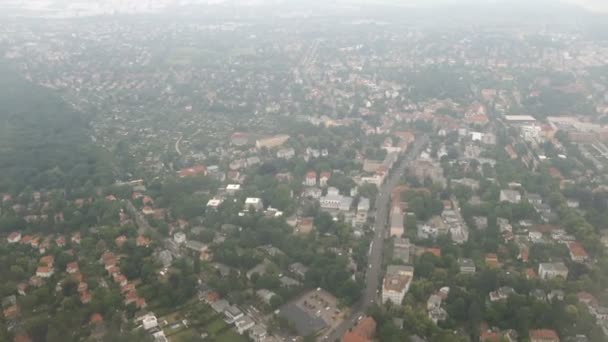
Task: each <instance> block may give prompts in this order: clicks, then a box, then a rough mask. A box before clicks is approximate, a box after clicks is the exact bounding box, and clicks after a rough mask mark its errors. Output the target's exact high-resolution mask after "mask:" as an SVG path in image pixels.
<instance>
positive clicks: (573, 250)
mask: <svg viewBox="0 0 608 342" xmlns="http://www.w3.org/2000/svg"><path fill="white" fill-rule="evenodd" d="M568 251H569V252H570V259H572V261H574V262H585V261H587V259H588V258H589V255H588V254H587V251H585V248H584V247H583V245H582V244H581V243H580V242H576V241H573V242H570V243H568Z"/></svg>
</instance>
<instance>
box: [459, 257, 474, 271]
mask: <svg viewBox="0 0 608 342" xmlns="http://www.w3.org/2000/svg"><path fill="white" fill-rule="evenodd" d="M458 266H459V267H460V273H464V274H473V273H475V271H476V269H475V262H473V259H465V258H460V259H458Z"/></svg>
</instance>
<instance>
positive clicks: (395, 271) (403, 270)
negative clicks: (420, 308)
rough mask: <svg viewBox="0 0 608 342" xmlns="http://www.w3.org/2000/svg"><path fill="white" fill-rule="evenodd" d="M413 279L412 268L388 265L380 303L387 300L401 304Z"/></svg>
mask: <svg viewBox="0 0 608 342" xmlns="http://www.w3.org/2000/svg"><path fill="white" fill-rule="evenodd" d="M413 277H414V267H412V266H403V265H389V266H388V267H387V269H386V275H385V276H384V281H383V282H382V303H386V302H388V301H389V300H390V301H391V302H393V303H395V304H401V302H403V297H405V294H406V293H407V291H409V289H410V285H411V283H412V279H413Z"/></svg>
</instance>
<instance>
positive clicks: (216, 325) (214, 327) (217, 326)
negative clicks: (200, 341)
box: [205, 318, 228, 335]
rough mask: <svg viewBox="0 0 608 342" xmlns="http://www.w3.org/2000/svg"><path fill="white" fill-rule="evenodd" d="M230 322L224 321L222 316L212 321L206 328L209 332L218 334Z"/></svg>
mask: <svg viewBox="0 0 608 342" xmlns="http://www.w3.org/2000/svg"><path fill="white" fill-rule="evenodd" d="M227 325H228V324H226V322H224V321H223V320H222V319H221V318H218V319H216V320H215V321H212V322H211V323H209V324H207V325H206V326H205V330H207V331H208V332H209V334H211V335H215V334H217V333H218V332H219V331H220V330H222V329H224V328H225V327H226V326H227Z"/></svg>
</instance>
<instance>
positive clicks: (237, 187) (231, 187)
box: [226, 184, 241, 195]
mask: <svg viewBox="0 0 608 342" xmlns="http://www.w3.org/2000/svg"><path fill="white" fill-rule="evenodd" d="M239 191H241V184H228V185H226V192H227V193H229V194H230V195H234V194H235V193H237V192H239Z"/></svg>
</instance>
